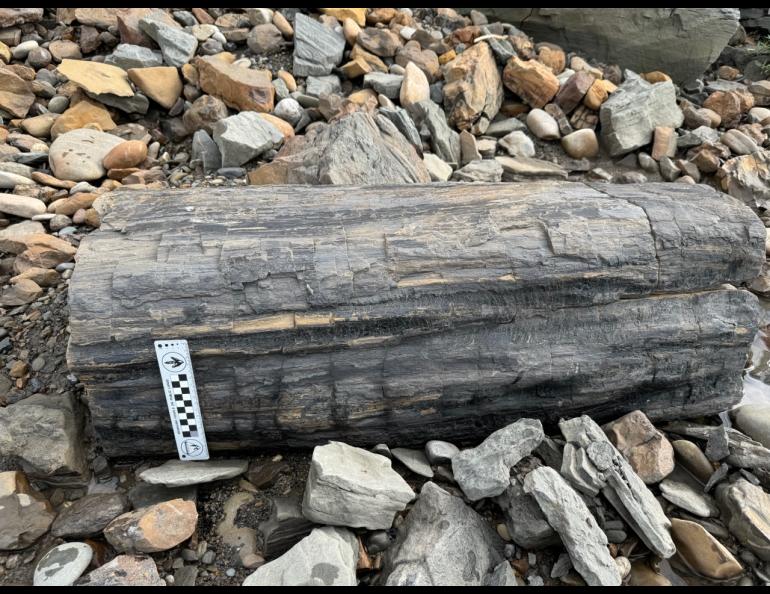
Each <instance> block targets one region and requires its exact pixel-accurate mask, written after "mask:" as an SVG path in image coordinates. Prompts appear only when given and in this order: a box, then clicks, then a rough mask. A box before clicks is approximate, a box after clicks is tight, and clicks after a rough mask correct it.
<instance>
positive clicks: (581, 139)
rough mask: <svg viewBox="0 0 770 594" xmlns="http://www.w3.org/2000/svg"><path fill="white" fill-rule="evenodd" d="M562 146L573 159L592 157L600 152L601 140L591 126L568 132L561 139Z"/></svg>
mask: <svg viewBox="0 0 770 594" xmlns="http://www.w3.org/2000/svg"><path fill="white" fill-rule="evenodd" d="M561 146H562V148H564V150H565V151H566V153H567V154H568V155H569V156H570V157H572V158H573V159H592V158H594V157H595V156H596V155H598V154H599V141H598V140H597V138H596V133H595V132H594V131H593V130H591V129H590V128H586V129H583V130H576V131H575V132H572V133H571V134H567V136H565V137H564V138H562V139H561Z"/></svg>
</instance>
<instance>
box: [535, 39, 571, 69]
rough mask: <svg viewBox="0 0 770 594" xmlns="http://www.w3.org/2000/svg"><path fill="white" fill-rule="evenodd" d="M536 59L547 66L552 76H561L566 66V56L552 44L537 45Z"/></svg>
mask: <svg viewBox="0 0 770 594" xmlns="http://www.w3.org/2000/svg"><path fill="white" fill-rule="evenodd" d="M537 59H538V60H539V61H540V62H542V63H543V64H545V65H546V66H548V68H550V69H551V72H553V73H554V74H561V73H562V72H564V68H566V66H567V56H566V55H565V54H564V50H563V49H561V48H560V47H559V46H558V45H554V44H552V43H539V44H538V45H537Z"/></svg>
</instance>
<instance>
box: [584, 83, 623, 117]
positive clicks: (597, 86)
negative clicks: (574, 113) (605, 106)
mask: <svg viewBox="0 0 770 594" xmlns="http://www.w3.org/2000/svg"><path fill="white" fill-rule="evenodd" d="M617 88H618V87H616V86H615V84H614V83H612V82H611V81H609V80H607V79H604V78H600V79H597V80H595V81H594V83H593V84H592V85H591V88H590V89H588V92H587V93H586V96H585V97H583V105H585V106H586V107H587V108H588V109H593V110H596V111H598V110H599V108H600V107H601V106H602V103H604V102H605V101H607V99H608V98H609V96H610V94H611V93H614V92H615V91H616V90H617Z"/></svg>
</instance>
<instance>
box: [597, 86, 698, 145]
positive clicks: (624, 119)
mask: <svg viewBox="0 0 770 594" xmlns="http://www.w3.org/2000/svg"><path fill="white" fill-rule="evenodd" d="M599 119H600V121H601V125H602V141H603V142H604V144H605V146H606V148H607V150H608V151H609V153H610V155H611V156H613V157H617V156H619V155H623V154H625V153H628V152H631V151H632V150H634V149H638V148H641V147H643V146H644V145H646V144H649V143H650V142H651V141H652V137H653V133H654V131H655V128H656V127H657V126H667V127H670V128H678V127H680V126H681V125H682V122H683V121H684V115H683V114H682V110H681V109H679V106H678V105H677V103H676V88H675V87H674V84H673V83H672V82H670V81H666V82H662V83H657V84H654V85H651V84H650V83H648V82H646V81H644V80H642V79H641V78H634V79H630V80H627V81H626V82H624V83H623V84H622V85H620V87H618V89H617V91H616V92H615V93H613V95H612V96H611V97H610V98H609V99H608V100H607V101H605V102H604V103H603V104H602V107H601V110H600V111H599Z"/></svg>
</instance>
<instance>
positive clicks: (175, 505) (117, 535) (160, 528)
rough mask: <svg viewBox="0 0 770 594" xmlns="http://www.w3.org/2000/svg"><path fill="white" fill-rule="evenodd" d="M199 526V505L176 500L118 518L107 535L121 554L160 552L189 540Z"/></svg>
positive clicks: (108, 529) (105, 530)
mask: <svg viewBox="0 0 770 594" xmlns="http://www.w3.org/2000/svg"><path fill="white" fill-rule="evenodd" d="M197 523H198V512H197V510H196V509H195V502H193V501H186V500H184V499H172V500H171V501H165V502H163V503H158V504H156V505H151V506H149V507H144V508H141V509H138V510H136V511H132V512H128V513H125V514H123V515H121V516H118V517H117V518H115V519H114V520H113V521H112V522H110V524H109V525H108V526H107V528H105V529H104V536H105V537H106V538H107V540H108V541H109V543H110V544H111V545H112V546H113V547H115V549H116V550H117V551H119V552H141V553H157V552H160V551H167V550H169V549H171V548H173V547H175V546H177V545H178V544H181V543H183V542H184V541H186V540H187V539H188V538H190V537H191V536H192V534H193V532H195V528H196V526H197Z"/></svg>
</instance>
